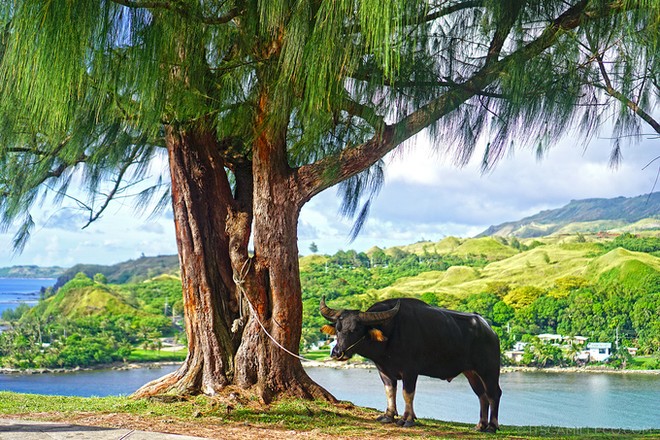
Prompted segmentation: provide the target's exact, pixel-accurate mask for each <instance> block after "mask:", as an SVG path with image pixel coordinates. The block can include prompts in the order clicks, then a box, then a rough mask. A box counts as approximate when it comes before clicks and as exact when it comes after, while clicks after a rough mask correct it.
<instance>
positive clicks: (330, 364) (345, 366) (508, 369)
mask: <svg viewBox="0 0 660 440" xmlns="http://www.w3.org/2000/svg"><path fill="white" fill-rule="evenodd" d="M182 362H183V361H156V362H113V363H110V364H98V365H93V366H90V367H76V368H34V369H25V370H21V369H18V368H0V375H5V374H6V375H12V374H24V375H32V374H66V373H77V372H80V371H97V370H116V371H124V370H135V369H138V368H160V367H164V366H168V365H179V364H181V363H182ZM302 366H303V368H305V367H309V368H334V369H338V370H350V369H375V368H376V366H375V365H374V364H372V363H370V362H340V361H333V360H327V361H311V360H304V361H302ZM500 372H501V373H502V374H507V373H606V374H645V375H660V369H659V370H617V369H613V368H608V367H603V366H593V367H547V368H537V367H524V366H505V367H502V368H501V369H500Z"/></svg>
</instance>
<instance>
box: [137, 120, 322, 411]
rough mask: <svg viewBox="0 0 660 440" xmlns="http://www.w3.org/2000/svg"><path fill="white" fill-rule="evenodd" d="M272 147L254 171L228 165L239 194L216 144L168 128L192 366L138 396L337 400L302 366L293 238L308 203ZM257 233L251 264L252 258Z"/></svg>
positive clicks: (201, 134)
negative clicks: (232, 392) (238, 392)
mask: <svg viewBox="0 0 660 440" xmlns="http://www.w3.org/2000/svg"><path fill="white" fill-rule="evenodd" d="M265 139H267V135H264V136H263V138H262V139H261V141H257V146H256V147H255V151H257V152H259V154H257V153H255V154H254V158H253V160H252V164H251V167H252V168H251V169H248V168H247V167H246V164H245V163H240V164H238V165H237V164H236V163H233V164H231V166H232V168H233V171H234V176H235V181H236V186H235V190H234V192H233V193H232V189H231V187H230V185H229V180H228V177H227V172H226V170H225V166H228V165H229V164H226V163H225V162H224V161H223V158H222V154H221V152H222V146H221V145H219V143H218V142H217V140H216V138H215V134H214V133H210V132H207V131H205V130H204V129H203V128H199V127H190V128H189V129H177V128H175V127H168V128H167V133H166V144H167V148H168V154H169V162H170V172H171V178H172V203H173V209H174V221H175V225H176V237H177V246H178V250H179V259H180V264H181V278H182V285H183V303H184V312H185V323H186V332H187V334H188V356H187V358H186V360H185V361H184V363H183V365H182V366H181V367H180V368H179V369H178V370H177V371H175V372H173V373H171V374H169V375H167V376H164V377H162V378H160V379H157V380H155V381H153V382H151V383H149V384H147V385H145V386H143V387H142V388H140V389H139V390H138V391H137V392H136V393H135V394H134V396H136V397H146V396H150V395H155V394H163V393H168V392H174V393H177V394H198V393H204V394H207V395H214V394H216V393H218V392H221V391H222V390H223V389H224V388H225V387H227V386H228V385H238V386H240V387H242V388H245V389H253V390H254V391H255V392H256V393H257V394H258V395H259V396H260V397H261V398H262V400H263V401H264V402H270V401H272V400H273V399H274V398H276V397H277V396H279V395H283V394H286V395H291V396H296V397H303V398H323V399H326V400H332V401H334V400H335V399H334V397H332V395H331V394H330V393H328V392H327V391H326V390H324V389H323V388H322V387H320V386H319V385H317V384H316V383H314V382H313V381H312V380H311V379H310V378H309V376H308V375H307V373H305V371H304V369H303V368H302V364H301V362H300V360H299V359H298V358H296V357H295V354H297V353H298V347H299V344H300V336H301V326H302V295H301V286H300V276H299V267H298V247H297V232H296V231H297V223H298V215H299V212H300V207H301V206H302V201H301V200H300V198H299V197H296V196H292V194H295V192H293V193H292V189H294V188H291V187H290V181H291V178H290V176H291V174H292V173H291V172H290V170H289V169H288V165H286V153H285V152H283V153H282V154H280V156H278V155H277V153H276V151H275V150H272V149H271V150H268V149H269V148H271V143H270V141H266V140H265ZM260 142H261V143H260ZM253 174H254V175H257V176H259V178H258V179H256V180H255V182H252V175H253ZM253 211H254V212H253ZM252 226H253V227H254V246H255V255H254V257H250V256H249V255H248V250H247V246H248V241H249V237H250V232H251V230H252ZM237 319H239V320H240V322H241V323H244V326H243V327H241V326H238V325H235V323H234V321H235V320H237ZM260 323H261V324H260ZM261 325H263V326H264V329H265V330H266V331H267V332H268V333H269V334H270V336H269V335H267V334H266V333H265V331H264V329H262V327H261ZM271 337H272V339H271ZM275 341H276V342H275Z"/></svg>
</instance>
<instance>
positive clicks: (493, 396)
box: [482, 368, 502, 432]
mask: <svg viewBox="0 0 660 440" xmlns="http://www.w3.org/2000/svg"><path fill="white" fill-rule="evenodd" d="M482 378H483V382H484V384H485V385H486V395H487V396H488V402H489V403H490V420H489V421H488V427H487V428H486V430H487V431H490V432H496V431H497V430H498V429H499V428H500V424H499V421H498V420H497V417H498V415H499V409H500V398H501V397H502V389H501V388H500V384H499V378H500V371H499V368H498V369H497V370H495V371H493V372H491V374H483V375H482Z"/></svg>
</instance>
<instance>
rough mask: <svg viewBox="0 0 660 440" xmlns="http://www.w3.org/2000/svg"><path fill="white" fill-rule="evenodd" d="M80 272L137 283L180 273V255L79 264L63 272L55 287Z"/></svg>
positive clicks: (58, 286)
mask: <svg viewBox="0 0 660 440" xmlns="http://www.w3.org/2000/svg"><path fill="white" fill-rule="evenodd" d="M78 273H84V274H85V275H87V276H88V277H90V278H92V277H94V275H96V274H97V273H101V274H103V275H104V276H105V277H106V278H107V280H108V282H110V283H115V284H123V283H135V282H140V281H144V280H148V279H151V278H154V277H156V276H158V275H162V274H169V275H178V274H179V273H180V268H179V257H178V255H159V256H157V257H140V258H138V259H137V260H128V261H123V262H121V263H117V264H113V265H110V266H104V265H99V264H77V265H75V266H73V267H71V268H70V269H67V270H66V271H65V272H64V273H62V274H61V275H60V276H59V277H58V279H57V282H56V283H55V286H54V288H55V289H59V288H60V287H62V286H63V285H64V284H66V283H67V282H68V281H69V280H71V279H73V277H74V276H76V274H78Z"/></svg>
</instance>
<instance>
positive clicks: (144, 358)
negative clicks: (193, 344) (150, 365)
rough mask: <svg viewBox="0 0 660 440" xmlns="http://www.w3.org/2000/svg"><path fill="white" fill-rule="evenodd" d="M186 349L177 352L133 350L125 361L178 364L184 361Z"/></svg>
mask: <svg viewBox="0 0 660 440" xmlns="http://www.w3.org/2000/svg"><path fill="white" fill-rule="evenodd" d="M187 354H188V350H187V349H185V348H184V349H183V350H179V351H163V350H160V351H157V350H143V349H133V350H132V351H131V354H130V356H129V357H128V359H127V361H129V362H169V361H173V362H180V361H183V360H185V359H186V355H187Z"/></svg>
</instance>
